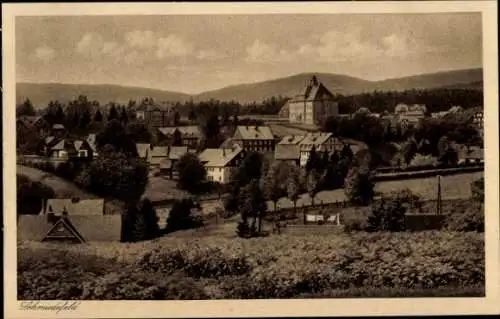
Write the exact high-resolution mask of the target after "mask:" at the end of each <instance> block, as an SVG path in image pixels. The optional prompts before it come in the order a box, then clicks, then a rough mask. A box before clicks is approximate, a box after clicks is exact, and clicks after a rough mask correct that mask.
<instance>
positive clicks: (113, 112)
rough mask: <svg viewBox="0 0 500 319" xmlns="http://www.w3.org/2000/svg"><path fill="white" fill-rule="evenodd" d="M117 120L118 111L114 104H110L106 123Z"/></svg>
mask: <svg viewBox="0 0 500 319" xmlns="http://www.w3.org/2000/svg"><path fill="white" fill-rule="evenodd" d="M115 119H118V111H117V110H116V106H115V104H114V103H112V104H111V108H110V109H109V115H108V121H110V122H111V121H112V120H115Z"/></svg>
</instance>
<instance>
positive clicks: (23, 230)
mask: <svg viewBox="0 0 500 319" xmlns="http://www.w3.org/2000/svg"><path fill="white" fill-rule="evenodd" d="M67 219H68V221H69V222H70V223H71V225H72V226H73V228H74V229H75V230H77V231H78V233H79V234H80V235H81V237H83V239H84V240H85V241H87V242H89V241H120V240H121V226H122V216H121V214H115V215H73V216H71V215H68V217H67ZM52 227H53V224H52V223H49V222H48V221H47V217H46V216H41V215H21V216H19V219H18V222H17V238H18V240H36V241H41V240H42V239H43V238H44V237H45V235H46V234H47V233H48V232H49V231H50V230H51V228H52Z"/></svg>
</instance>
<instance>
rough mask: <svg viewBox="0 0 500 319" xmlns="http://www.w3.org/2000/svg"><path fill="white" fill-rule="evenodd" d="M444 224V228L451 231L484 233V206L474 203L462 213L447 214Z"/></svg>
mask: <svg viewBox="0 0 500 319" xmlns="http://www.w3.org/2000/svg"><path fill="white" fill-rule="evenodd" d="M445 224H446V225H445V227H446V228H447V229H448V230H451V231H461V232H469V231H475V232H481V233H482V232H484V204H482V203H475V204H473V205H471V206H470V207H468V208H467V209H466V210H465V211H464V212H454V213H451V214H449V215H448V216H447V218H446V221H445Z"/></svg>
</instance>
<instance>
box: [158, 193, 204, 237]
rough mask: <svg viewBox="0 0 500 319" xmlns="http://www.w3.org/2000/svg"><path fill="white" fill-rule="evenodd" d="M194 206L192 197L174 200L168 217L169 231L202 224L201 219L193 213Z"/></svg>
mask: <svg viewBox="0 0 500 319" xmlns="http://www.w3.org/2000/svg"><path fill="white" fill-rule="evenodd" d="M193 208H195V205H194V202H193V200H192V199H191V198H183V199H176V200H174V202H173V203H172V208H171V209H170V213H169V214H168V217H167V228H166V230H167V232H173V231H176V230H182V229H190V228H196V227H199V226H201V225H202V222H201V220H200V219H198V218H196V216H194V215H193Z"/></svg>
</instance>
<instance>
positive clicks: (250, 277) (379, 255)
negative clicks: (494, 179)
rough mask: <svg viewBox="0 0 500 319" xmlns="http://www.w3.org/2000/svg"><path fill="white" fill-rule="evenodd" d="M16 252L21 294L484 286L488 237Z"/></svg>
mask: <svg viewBox="0 0 500 319" xmlns="http://www.w3.org/2000/svg"><path fill="white" fill-rule="evenodd" d="M18 258H19V259H18V260H19V261H18V267H19V270H18V285H19V288H18V292H19V297H18V298H19V299H42V300H43V299H55V298H57V299H124V298H125V297H126V298H127V299H222V298H224V299H252V298H296V297H306V296H307V297H310V298H315V297H316V298H317V297H325V296H329V297H356V296H357V297H365V296H366V297H403V296H412V295H418V296H429V297H430V296H457V295H458V296H460V295H461V296H464V295H472V296H483V295H484V238H483V235H482V234H478V233H454V232H419V233H372V234H368V233H353V234H331V235H325V236H315V235H307V236H298V237H296V236H288V235H272V236H269V237H265V238H253V239H240V238H236V237H235V238H224V237H220V236H204V237H203V238H193V237H188V238H182V237H178V236H172V235H167V236H165V237H163V238H159V239H157V240H153V241H149V242H142V243H134V244H119V243H112V244H111V243H108V244H90V243H89V244H85V245H57V244H43V243H31V242H24V243H20V244H19V246H18ZM42 270H43V271H42ZM35 283H36V284H35Z"/></svg>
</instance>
